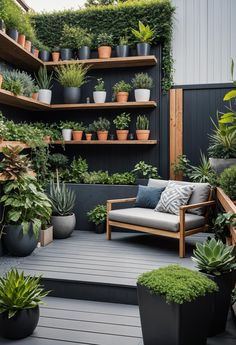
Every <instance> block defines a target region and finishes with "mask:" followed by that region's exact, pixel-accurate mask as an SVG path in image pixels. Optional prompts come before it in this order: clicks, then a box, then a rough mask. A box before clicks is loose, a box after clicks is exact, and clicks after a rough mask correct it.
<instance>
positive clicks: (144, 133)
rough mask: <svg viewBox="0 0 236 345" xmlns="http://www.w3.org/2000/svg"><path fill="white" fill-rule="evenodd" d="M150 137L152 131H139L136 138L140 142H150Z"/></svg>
mask: <svg viewBox="0 0 236 345" xmlns="http://www.w3.org/2000/svg"><path fill="white" fill-rule="evenodd" d="M149 135H150V130H148V129H143V130H141V129H137V130H136V136H137V139H138V140H148V138H149Z"/></svg>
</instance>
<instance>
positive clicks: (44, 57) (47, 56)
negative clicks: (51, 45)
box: [39, 49, 51, 62]
mask: <svg viewBox="0 0 236 345" xmlns="http://www.w3.org/2000/svg"><path fill="white" fill-rule="evenodd" d="M50 56H51V54H50V52H49V51H47V50H45V49H43V50H40V52H39V58H40V59H41V60H42V61H44V62H47V61H49V60H50Z"/></svg>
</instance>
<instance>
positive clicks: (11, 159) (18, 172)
mask: <svg viewBox="0 0 236 345" xmlns="http://www.w3.org/2000/svg"><path fill="white" fill-rule="evenodd" d="M2 151H3V155H4V157H3V159H2V160H1V162H0V172H1V174H3V175H4V176H5V177H6V178H7V180H10V179H17V178H19V177H20V176H23V175H25V174H27V173H28V171H29V170H30V169H31V168H32V166H31V162H30V160H29V158H28V156H27V155H20V153H21V151H22V148H21V147H19V146H16V147H5V148H3V150H2Z"/></svg>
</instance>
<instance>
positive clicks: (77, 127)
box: [72, 122, 85, 131]
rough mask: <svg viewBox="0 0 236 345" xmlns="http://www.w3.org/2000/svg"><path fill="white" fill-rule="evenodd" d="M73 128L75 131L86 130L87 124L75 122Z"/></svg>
mask: <svg viewBox="0 0 236 345" xmlns="http://www.w3.org/2000/svg"><path fill="white" fill-rule="evenodd" d="M72 129H73V131H84V129H85V126H84V124H83V122H75V123H74V125H73V127H72Z"/></svg>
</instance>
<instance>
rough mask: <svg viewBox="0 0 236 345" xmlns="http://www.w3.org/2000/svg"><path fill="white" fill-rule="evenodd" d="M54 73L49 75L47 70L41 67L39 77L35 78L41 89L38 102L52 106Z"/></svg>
mask: <svg viewBox="0 0 236 345" xmlns="http://www.w3.org/2000/svg"><path fill="white" fill-rule="evenodd" d="M52 75H53V74H52V73H51V74H48V72H47V68H46V67H45V66H44V67H40V69H39V71H38V75H37V76H35V80H36V83H37V85H38V87H39V93H38V101H39V102H42V103H46V104H51V99H52V91H51V90H50V89H51V87H52Z"/></svg>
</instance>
